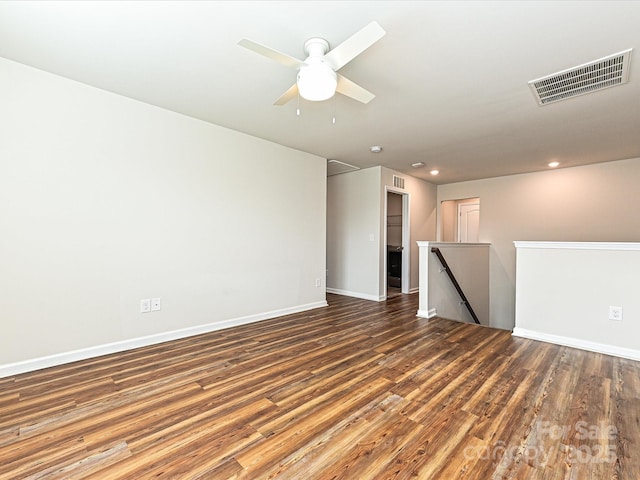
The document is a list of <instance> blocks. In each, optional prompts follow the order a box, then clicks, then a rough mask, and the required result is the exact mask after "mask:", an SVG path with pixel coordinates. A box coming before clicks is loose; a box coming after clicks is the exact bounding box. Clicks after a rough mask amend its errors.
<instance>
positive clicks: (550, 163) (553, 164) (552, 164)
mask: <svg viewBox="0 0 640 480" xmlns="http://www.w3.org/2000/svg"><path fill="white" fill-rule="evenodd" d="M547 165H549V166H550V167H551V168H556V167H557V166H558V165H560V162H549V163H548V164H547Z"/></svg>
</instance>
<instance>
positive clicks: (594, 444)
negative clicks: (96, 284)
mask: <svg viewBox="0 0 640 480" xmlns="http://www.w3.org/2000/svg"><path fill="white" fill-rule="evenodd" d="M328 301H329V304H330V306H329V307H328V308H321V309H318V310H313V311H310V312H304V313H300V314H295V315H289V316H286V317H281V318H277V319H273V320H266V321H263V322H260V323H256V324H252V325H245V326H242V327H236V328H231V329H228V330H223V331H218V332H213V333H210V334H205V335H200V336H197V337H191V338H188V339H183V340H179V341H174V342H169V343H166V344H162V345H156V346H152V347H147V348H142V349H138V350H135V351H130V352H126V353H122V354H116V355H110V356H105V357H101V358H96V359H92V360H87V361H82V362H77V363H74V364H69V365H63V366H59V367H54V368H50V369H46V370H41V371H37V372H32V373H28V374H22V375H17V376H15V377H11V378H5V379H0V479H12V480H14V479H27V478H28V479H80V478H82V479H85V478H86V479H101V480H103V479H143V478H167V479H227V478H238V479H241V478H247V479H262V478H278V479H301V478H304V479H333V478H345V479H357V480H363V479H392V478H393V479H406V478H419V479H445V480H448V479H456V478H465V479H467V478H468V479H482V480H486V479H491V478H495V479H507V478H517V479H524V478H527V479H579V480H582V479H613V478H615V479H628V480H637V479H640V379H639V378H640V377H639V374H640V362H633V361H630V360H624V359H620V358H615V357H610V356H606V355H601V354H596V353H589V352H584V351H580V350H574V349H571V348H566V347H560V346H555V345H551V344H546V343H540V342H535V341H532V340H527V339H522V338H514V337H511V335H510V333H509V332H506V331H501V330H494V329H490V328H487V327H482V326H476V325H472V324H464V323H458V322H453V321H449V320H443V319H431V320H426V319H420V318H417V317H416V316H415V312H416V311H417V295H411V296H407V295H401V296H397V297H394V298H392V299H390V300H388V301H387V302H382V303H376V302H369V301H364V300H357V299H353V298H348V297H340V296H335V295H328Z"/></svg>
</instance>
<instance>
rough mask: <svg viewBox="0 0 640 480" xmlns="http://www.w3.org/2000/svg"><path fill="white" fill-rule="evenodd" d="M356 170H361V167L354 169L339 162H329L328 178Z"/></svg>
mask: <svg viewBox="0 0 640 480" xmlns="http://www.w3.org/2000/svg"><path fill="white" fill-rule="evenodd" d="M354 170H360V167H354V166H353V165H349V164H348V163H344V162H340V161H338V160H327V177H330V176H331V175H338V174H339V173H347V172H353V171H354Z"/></svg>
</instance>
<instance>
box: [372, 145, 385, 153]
mask: <svg viewBox="0 0 640 480" xmlns="http://www.w3.org/2000/svg"><path fill="white" fill-rule="evenodd" d="M381 151H382V147H381V146H380V145H374V146H373V147H371V153H380V152H381Z"/></svg>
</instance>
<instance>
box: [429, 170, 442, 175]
mask: <svg viewBox="0 0 640 480" xmlns="http://www.w3.org/2000/svg"><path fill="white" fill-rule="evenodd" d="M429 173H430V174H431V175H438V174H439V173H440V170H435V169H434V170H431V171H430V172H429Z"/></svg>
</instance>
